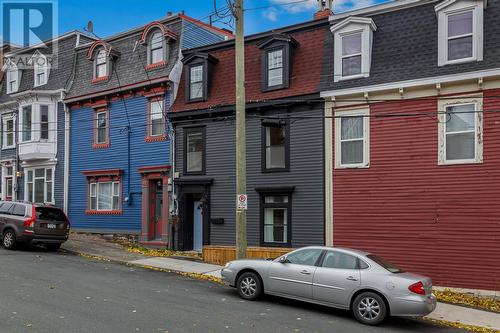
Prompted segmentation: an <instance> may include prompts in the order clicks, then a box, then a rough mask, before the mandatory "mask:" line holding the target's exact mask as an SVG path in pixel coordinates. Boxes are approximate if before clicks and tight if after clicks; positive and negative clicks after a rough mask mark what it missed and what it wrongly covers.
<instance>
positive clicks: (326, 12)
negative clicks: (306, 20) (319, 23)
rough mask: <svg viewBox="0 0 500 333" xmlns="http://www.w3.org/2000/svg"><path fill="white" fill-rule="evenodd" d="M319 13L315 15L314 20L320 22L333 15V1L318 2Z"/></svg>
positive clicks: (319, 0) (321, 0) (320, 0)
mask: <svg viewBox="0 0 500 333" xmlns="http://www.w3.org/2000/svg"><path fill="white" fill-rule="evenodd" d="M317 1H318V11H317V12H316V13H314V19H315V20H320V19H322V18H325V17H329V16H330V15H333V4H332V3H333V0H317Z"/></svg>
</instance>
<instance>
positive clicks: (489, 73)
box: [320, 68, 500, 98]
mask: <svg viewBox="0 0 500 333" xmlns="http://www.w3.org/2000/svg"><path fill="white" fill-rule="evenodd" d="M494 76H500V68H495V69H488V70H482V71H475V72H468V73H460V74H450V75H443V76H434V77H431V78H425V79H416V80H407V81H398V82H390V83H382V84H375V85H371V86H362V87H357V88H348V89H339V90H328V91H323V92H321V95H320V96H321V97H323V98H328V97H337V96H344V95H355V94H363V93H366V92H374V91H383V90H394V89H395V90H397V89H401V88H410V87H419V86H426V85H435V84H438V83H449V82H458V81H466V80H473V79H479V78H486V77H494Z"/></svg>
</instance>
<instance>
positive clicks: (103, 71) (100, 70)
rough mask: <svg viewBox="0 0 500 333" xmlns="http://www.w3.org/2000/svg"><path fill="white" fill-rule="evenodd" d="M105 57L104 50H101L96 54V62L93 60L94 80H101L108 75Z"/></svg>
mask: <svg viewBox="0 0 500 333" xmlns="http://www.w3.org/2000/svg"><path fill="white" fill-rule="evenodd" d="M107 66H108V65H107V55H106V50H104V49H101V50H99V52H97V56H96V60H95V78H96V79H97V78H102V77H106V76H107V75H108V67H107Z"/></svg>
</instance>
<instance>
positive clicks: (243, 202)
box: [236, 194, 248, 210]
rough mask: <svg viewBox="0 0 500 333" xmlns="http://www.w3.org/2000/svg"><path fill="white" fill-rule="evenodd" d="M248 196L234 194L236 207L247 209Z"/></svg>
mask: <svg viewBox="0 0 500 333" xmlns="http://www.w3.org/2000/svg"><path fill="white" fill-rule="evenodd" d="M247 206H248V197H247V195H246V194H238V195H237V196H236V207H237V209H242V210H247Z"/></svg>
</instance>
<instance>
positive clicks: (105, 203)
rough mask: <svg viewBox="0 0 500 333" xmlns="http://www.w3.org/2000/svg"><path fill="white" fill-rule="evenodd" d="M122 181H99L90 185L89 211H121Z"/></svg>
mask: <svg viewBox="0 0 500 333" xmlns="http://www.w3.org/2000/svg"><path fill="white" fill-rule="evenodd" d="M120 187H121V186H120V181H97V182H91V183H90V184H89V209H90V210H91V211H92V210H93V211H119V210H120V209H121V207H120V201H121V200H120V198H121V194H120Z"/></svg>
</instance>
